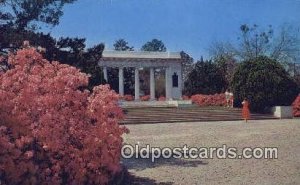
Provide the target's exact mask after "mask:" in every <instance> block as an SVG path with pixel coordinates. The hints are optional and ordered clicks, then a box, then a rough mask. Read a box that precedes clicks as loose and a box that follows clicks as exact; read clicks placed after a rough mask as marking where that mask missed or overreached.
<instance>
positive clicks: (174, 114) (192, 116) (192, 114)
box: [121, 107, 277, 124]
mask: <svg viewBox="0 0 300 185" xmlns="http://www.w3.org/2000/svg"><path fill="white" fill-rule="evenodd" d="M123 110H124V113H125V119H124V120H123V121H122V122H121V124H143V123H170V122H201V121H235V120H242V118H241V109H238V108H225V107H185V108H170V107H169V108H167V107H160V108H159V107H144V108H124V109H123ZM262 119H277V118H276V117H274V116H273V115H269V114H258V113H252V114H251V120H262Z"/></svg>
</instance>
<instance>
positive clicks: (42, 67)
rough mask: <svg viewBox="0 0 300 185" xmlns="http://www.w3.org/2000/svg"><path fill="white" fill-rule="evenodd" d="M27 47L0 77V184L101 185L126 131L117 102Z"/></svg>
mask: <svg viewBox="0 0 300 185" xmlns="http://www.w3.org/2000/svg"><path fill="white" fill-rule="evenodd" d="M26 46H27V47H26V48H24V49H22V50H19V51H17V53H16V54H11V55H9V58H8V63H9V65H10V69H9V70H8V71H6V72H5V73H2V74H1V75H0V148H1V150H0V180H1V183H2V184H107V183H108V181H109V180H110V179H111V177H112V176H113V175H114V174H115V173H116V172H117V171H118V170H119V169H120V164H119V162H120V148H121V145H122V138H121V135H122V134H123V133H124V132H125V131H126V130H125V128H123V127H120V126H119V124H118V120H119V119H121V118H122V110H121V109H120V108H119V107H118V106H117V100H118V95H117V94H115V93H114V92H113V91H111V90H109V88H108V86H97V87H94V88H93V91H92V92H90V91H88V90H84V87H86V86H87V85H88V76H87V75H86V74H84V73H81V72H80V71H79V70H78V69H76V68H75V67H71V66H69V65H66V64H60V63H59V62H55V61H52V62H49V61H47V60H46V59H44V58H43V57H42V55H41V54H40V53H38V52H37V51H36V49H35V48H32V47H29V46H28V44H26ZM1 61H3V58H2V59H1Z"/></svg>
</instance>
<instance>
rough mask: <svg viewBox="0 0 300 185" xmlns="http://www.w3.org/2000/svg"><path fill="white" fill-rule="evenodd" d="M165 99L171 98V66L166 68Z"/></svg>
mask: <svg viewBox="0 0 300 185" xmlns="http://www.w3.org/2000/svg"><path fill="white" fill-rule="evenodd" d="M165 78H166V99H167V100H171V99H172V85H171V83H172V82H171V67H167V68H166V75H165Z"/></svg>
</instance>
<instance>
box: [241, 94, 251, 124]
mask: <svg viewBox="0 0 300 185" xmlns="http://www.w3.org/2000/svg"><path fill="white" fill-rule="evenodd" d="M242 104H243V109H242V116H243V119H244V120H245V122H247V121H248V119H250V110H249V102H248V100H247V98H245V99H244V101H243V102H242Z"/></svg>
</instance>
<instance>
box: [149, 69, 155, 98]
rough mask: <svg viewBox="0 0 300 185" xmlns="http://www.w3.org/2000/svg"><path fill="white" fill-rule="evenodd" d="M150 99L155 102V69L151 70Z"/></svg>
mask: <svg viewBox="0 0 300 185" xmlns="http://www.w3.org/2000/svg"><path fill="white" fill-rule="evenodd" d="M150 99H151V100H155V79H154V68H150Z"/></svg>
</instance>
